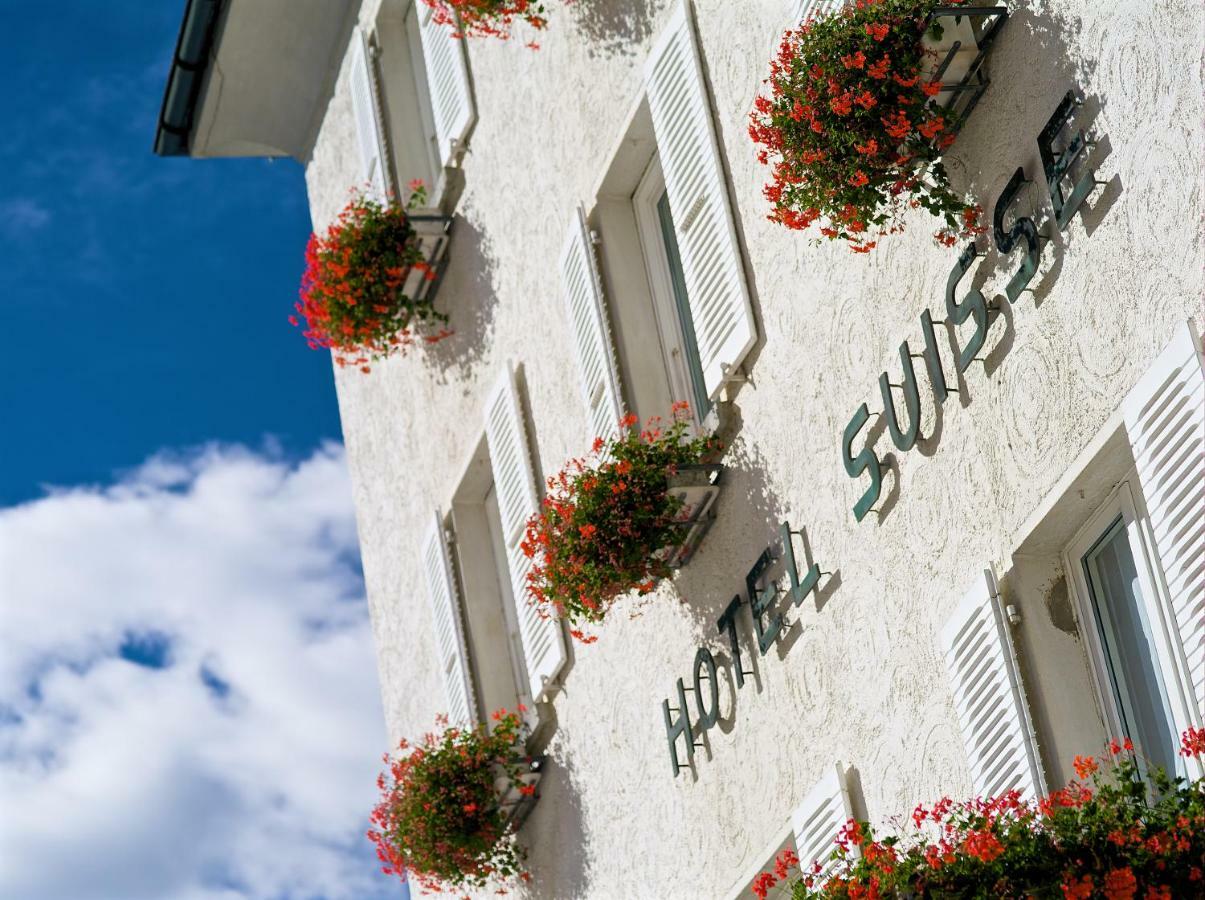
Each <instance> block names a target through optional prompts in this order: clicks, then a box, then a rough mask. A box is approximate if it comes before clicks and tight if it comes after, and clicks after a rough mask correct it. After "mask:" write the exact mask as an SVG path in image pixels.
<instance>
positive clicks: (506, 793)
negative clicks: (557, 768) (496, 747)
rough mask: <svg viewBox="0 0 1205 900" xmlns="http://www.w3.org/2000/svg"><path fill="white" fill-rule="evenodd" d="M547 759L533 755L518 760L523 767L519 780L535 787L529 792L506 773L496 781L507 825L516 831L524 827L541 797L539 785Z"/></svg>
mask: <svg viewBox="0 0 1205 900" xmlns="http://www.w3.org/2000/svg"><path fill="white" fill-rule="evenodd" d="M545 759H546V758H545V757H544V756H533V757H531V759H522V760H516V762H518V763H520V764H521V765H522V768H523V772H522V774H520V776H519V780H520V781H521V782H522V783H523V784H524V785H525V786H527V787H528V788H532V789H533V790H531V791H529V792H528V793H523V792H522V791H520V790H519V788H518V786H517V785H514V784H512V783H511V781H510V779H509V778H508V777H506V776H505V775H499V776H498V777H497V778H496V779H495V781H494V784H495V785H496V786H497V788H498V793H499V796H500V799H499V801H498V806H499V807H500V808H501V809H502V814H503V815H504V816H505V817H506V824H507V827H510V828H512V829H513V830H514V831H518V830H519V829H520V828H522V827H523V823H524V822H525V821H527V817H528V816H530V815H531V811H532V810H533V809H534V808H535V805H536V801H537V800H538V799H540V791H539V785H540V779H541V778H542V777H543V774H544V763H545Z"/></svg>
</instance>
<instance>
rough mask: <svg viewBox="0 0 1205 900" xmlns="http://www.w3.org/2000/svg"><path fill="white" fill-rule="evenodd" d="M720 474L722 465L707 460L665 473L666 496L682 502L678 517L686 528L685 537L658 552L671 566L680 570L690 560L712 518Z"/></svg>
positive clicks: (721, 474)
mask: <svg viewBox="0 0 1205 900" xmlns="http://www.w3.org/2000/svg"><path fill="white" fill-rule="evenodd" d="M723 475H724V467H723V466H722V465H720V464H719V463H711V464H702V465H697V466H683V467H682V468H680V469H678V471H677V472H675V473H674V474H673V475H671V476H669V478H668V483H667V488H668V491H669V495H670V496H671V497H676V498H677V499H679V500H681V501H682V508H681V510H680V511H679V513H678V517H679V520H680V521H681V522H682V523H683V524H684V525H685V526H686V527H687V531H686V535H685V537H683V539H682V540H681V541H680V542H679V543H678V544H676V545H674V546H672V547H664V548H662V549H661V551H660V553H661V554H662V555H663V556H662V558H663V559H664V560H665V562H666V563H667V564H668V565H669V567H670V568H671V569H680V568H682V567H683V566H684V565H686V564H687V563H688V562H690V558H691V557H692V556H694V554H695V550H697V549H698V547H699V544H700V543H702V541H703V537H704V535H706V534H707V532H708V530H709V529H710V528H711V524H712V523H713V522H714V521H715V505H716V500H717V498H718V497H719V496H720V482H721V480H722V479H723Z"/></svg>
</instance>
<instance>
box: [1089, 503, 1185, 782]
mask: <svg viewBox="0 0 1205 900" xmlns="http://www.w3.org/2000/svg"><path fill="white" fill-rule="evenodd" d="M1083 562H1084V571H1085V573H1086V574H1087V576H1088V585H1089V587H1090V589H1091V592H1092V604H1093V607H1094V609H1095V611H1096V619H1097V624H1098V626H1099V628H1100V634H1101V640H1102V642H1103V644H1104V648H1105V654H1106V656H1107V658H1108V659H1107V661H1108V665H1109V670H1110V671H1109V675H1110V679H1111V681H1112V683H1113V692H1114V696H1115V698H1116V700H1117V705H1118V708H1119V709H1120V710H1121V715H1122V725H1123V727H1124V728H1125V730H1126V736H1127V737H1129V738H1130V740H1132V741H1133V742H1134V746H1135V749H1136V750H1138V751H1139V753H1140V754H1142V755H1145V756H1146V757H1147V759H1149V760H1150V762H1151V763H1153V764H1155V765H1158V766H1162V767H1163V768H1164V769H1165V770H1166V771H1168V772H1172V773H1174V772H1175V771H1176V769H1177V765H1178V762H1179V758H1178V757H1177V755H1176V742H1175V726H1174V725H1173V724H1172V717H1171V710H1170V709H1169V707H1168V703H1167V693H1166V691H1164V688H1163V679H1162V677H1161V675H1160V673H1159V665H1158V658H1159V657H1158V651H1157V648H1156V644H1155V641H1154V635H1153V632H1152V630H1151V623H1150V622H1149V621H1148V619H1147V615H1146V607H1145V605H1144V603H1143V598H1142V589H1141V587H1140V586H1139V583H1138V572H1137V569H1136V567H1135V565H1134V556H1133V554H1132V553H1131V552H1130V542H1129V540H1128V538H1127V537H1126V527H1125V523H1124V522H1123V521H1122V520H1121V519H1118V520H1117V521H1116V522H1115V523H1113V525H1112V526H1111V527H1110V528H1109V530H1108V531H1106V532H1105V534H1104V535H1103V536H1102V537H1101V538H1100V540H1099V541H1097V542H1096V544H1095V545H1094V546H1093V547H1092V549H1091V550H1089V551H1088V553H1087V555H1086V556H1085V557H1084V560H1083Z"/></svg>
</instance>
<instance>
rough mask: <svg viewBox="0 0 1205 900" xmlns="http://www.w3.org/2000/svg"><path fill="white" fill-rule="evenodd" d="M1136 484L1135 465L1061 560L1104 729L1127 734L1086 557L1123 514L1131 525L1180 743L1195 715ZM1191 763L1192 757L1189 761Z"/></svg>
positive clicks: (1127, 525) (1132, 547) (1128, 531)
mask: <svg viewBox="0 0 1205 900" xmlns="http://www.w3.org/2000/svg"><path fill="white" fill-rule="evenodd" d="M1131 484H1134V485H1136V484H1137V470H1136V469H1135V468H1131V469H1130V471H1129V472H1127V473H1126V476H1125V479H1124V480H1123V481H1121V482H1120V483H1118V485H1117V487H1115V488H1114V489H1113V492H1112V493H1111V494H1110V495H1109V497H1108V499H1107V500H1106V501H1105V502H1104V503H1103V504H1102V505H1101V506H1100V508H1099V509H1097V511H1096V512H1094V513H1093V514H1092V516H1091V517H1090V518H1089V519H1088V521H1087V522H1085V523H1084V524H1083V526H1082V527H1081V528H1080V529H1079V531H1077V532H1076V534H1075V537H1074V538H1073V539H1072V541H1071V543H1069V544H1068V545H1067V547H1066V548H1065V549H1064V550H1063V552H1062V554H1061V562H1062V564H1063V573H1064V575H1065V576H1066V578H1067V582H1068V586H1069V587H1070V589H1071V597H1072V608H1073V610H1074V612H1075V616H1076V620H1077V623H1076V624H1077V626H1078V628H1079V633H1080V636H1081V637H1082V638H1083V640H1084V647H1085V651H1086V655H1087V657H1088V664H1089V665H1088V669H1089V674H1090V676H1091V679H1092V688H1093V692H1094V693H1095V694H1096V703H1097V709H1099V710H1100V714H1101V718H1102V719H1103V720H1104V723H1105V730H1106V731H1107V732H1108V734H1109V736H1110V737H1122V736H1123V735H1124V734H1125V731H1124V729H1123V727H1122V717H1121V712H1120V710H1118V708H1117V700H1116V698H1115V697H1114V696H1113V690H1112V685H1111V681H1110V677H1109V674H1108V672H1109V664H1108V654H1107V653H1106V651H1105V648H1104V646H1103V644H1102V642H1101V637H1100V629H1099V627H1098V623H1097V620H1096V611H1095V610H1094V609H1093V606H1092V593H1091V589H1090V587H1089V585H1088V579H1087V577H1086V575H1085V574H1084V567H1083V565H1082V560H1083V558H1084V556H1085V555H1087V553H1088V551H1089V550H1090V549H1091V548H1092V547H1093V546H1094V545H1095V544H1096V542H1097V541H1098V540H1099V539H1100V537H1101V536H1102V535H1103V534H1104V533H1105V531H1107V530H1108V528H1109V527H1110V526H1111V525H1112V524H1113V522H1115V521H1116V520H1117V519H1118V518H1120V519H1121V520H1122V523H1123V525H1124V526H1125V529H1126V538H1127V540H1128V542H1129V545H1130V553H1131V555H1132V556H1133V558H1134V566H1135V569H1136V571H1137V573H1138V579H1139V588H1140V590H1141V591H1142V601H1143V606H1144V608H1145V612H1146V614H1147V617H1148V619H1149V621H1150V624H1151V630H1152V632H1153V637H1154V639H1155V644H1156V646H1155V652H1156V655H1157V657H1158V658H1157V659H1156V663H1157V664H1158V667H1159V674H1160V676H1161V677H1162V678H1163V685H1164V690H1165V691H1167V692H1168V693H1169V694H1170V695H1171V696H1169V698H1168V699H1169V701H1170V704H1169V705H1170V707H1171V713H1172V718H1173V724H1174V726H1175V728H1176V734H1175V735H1173V743H1174V744H1176V745H1178V744H1179V735H1180V733H1182V732H1183V731H1184V730H1186V729H1187V728H1188V726H1189V725H1190V724H1192V722H1191V718H1190V717H1189V716H1188V714H1187V703H1188V700H1187V698H1185V697H1184V696H1183V691H1182V690H1181V689H1180V687H1179V686H1180V680H1179V673H1178V671H1177V669H1176V667H1175V663H1174V651H1173V647H1175V646H1176V644H1175V642H1174V640H1173V637H1172V629H1174V627H1175V625H1174V623H1171V622H1169V621H1168V604H1167V599H1166V596H1165V595H1164V592H1163V589H1162V587H1161V586H1159V581H1158V579H1157V578H1156V577H1155V567H1154V556H1153V554H1152V547H1153V546H1154V544H1153V541H1152V540H1151V536H1150V523H1149V521H1148V519H1147V513H1146V509H1145V507H1144V506H1143V505H1142V500H1141V496H1142V495H1141V492H1135V491H1134V490H1133V489H1132V488H1131ZM1189 762H1191V761H1189Z"/></svg>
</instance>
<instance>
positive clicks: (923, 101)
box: [749, 0, 1007, 253]
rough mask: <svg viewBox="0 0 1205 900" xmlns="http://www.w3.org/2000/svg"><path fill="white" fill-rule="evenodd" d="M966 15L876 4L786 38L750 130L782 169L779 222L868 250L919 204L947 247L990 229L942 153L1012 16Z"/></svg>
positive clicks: (877, 0) (928, 4) (936, 6)
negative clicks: (936, 222)
mask: <svg viewBox="0 0 1205 900" xmlns="http://www.w3.org/2000/svg"><path fill="white" fill-rule="evenodd" d="M959 9H960V7H959V5H958V4H956V3H953V4H940V3H938V2H937V0H872V2H860V3H858V4H856V5H853V4H849V5H846V6H845V7H844V8H843V9H842V10H840V11H839V12H834V13H832V14H830V15H828V16H826V17H823V18H819V19H811V20H809V21H807V22H805V23H804V24H803V25H802V26H800V27H799V28H798V29H796V30H794V31H790V32H787V34H786V35H785V36H784V37H783V40H782V43H781V45H780V46H779V51H778V54H777V56H776V57H775V58H774V60H773V61H772V62H771V65H770V77H769V79H767V84H769V86H770V94H769V96H759V97H758V98H757V100H756V101H755V104H754V106H755V109H754V112H753V114H752V115H751V117H750V126H749V134H750V137H751V138H752V139H753V141H754V142H755V143H756V144H759V145H761V149H760V150H759V152H758V159H759V160H760V161H761V162H762V163H763V164H765V165H769V166H771V167H772V180H771V181H770V183H769V184H767V185H766V187H765V195H766V197H767V199H769V200H770V202H771V203H772V204H773V206H774V209H773V212H772V213H771V214H770V219H771V221H774V222H777V223H779V224H781V225H784V226H786V227H787V228H792V229H798V230H804V229H808V228H810V227H812V226H813V225H818V226H819V232H820V235H821V236H822V237H824V238H827V239H829V240H842V241H845V242H846V243H847V245H848V246H849V247H850V249H852V250H853V251H854V252H857V253H868V252H870V250H872V249H873V248H874V247H875V246H876V244H877V243H878V239H879V238H881V237H882V236H884V235H887V234H892V233H896V232H899V231H903V229H904V216H905V213H906V212H907V211H908V210H909V209H913V208H923V209H925V210H927V211H928V212H930V213H931V214H933V215H934V216H936V217H938V218H939V219H940V220H941V221H942V223H943V227H942V228H941V230H939V231H938V232H937V234H936V235H935V237H936V238H937V239H938V240H939V241H940V242H942V243H943V244H947V245H951V244H953V243H955V242H956V241H957V240H958V239H960V238H962V237H967V236H970V235H974V234H977V233H980V232H981V231H982V230H983V229H982V228H981V227H980V226H979V225H978V217H979V213H980V209H979V207H977V206H976V205H974V204H972V203H971V202H970V201H968V200H967V199H966V198H964V197H962V196H960V195H959V194H958V193H957V192H955V191H954V189H953V187H952V186H951V185H950V180H949V177H948V175H947V174H946V170H945V167H944V166H943V165H942V163H941V157H942V154H943V153H944V152H945V150H946V149H947V148H948V147H949V146H950V145H951V144H952V143H953V142H954V138H955V136H956V134H957V132H958V128H959V127H960V126H961V124H962V122H963V121H964V119H965V117H966V116H967V115H968V114H969V113H970V111H971V109H972V108H973V106H974V104H975V102H976V101H977V100H978V99H979V96H980V95H981V94H982V92H983V89H985V88H986V86H987V80H986V79H987V76H986V69H985V60H986V55H987V52H988V48H989V47H990V45H991V41H992V40H993V39H994V37H995V34H996V32H997V30H998V29H999V27H1000V25H1001V23H1002V22H1003V21H1004V18H1005V17H1006V16H1007V12H1006V11H1004V10H1003V9H999V10H995V9H993V10H984V9H980V8H975V9H973V10H972V9H970V8H968V9H967V10H966V11H963V12H960V13H955V12H953V11H955V10H959ZM985 23H986V24H985ZM955 74H957V75H958V79H957V80H955V79H954V78H953V76H954V75H955Z"/></svg>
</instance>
